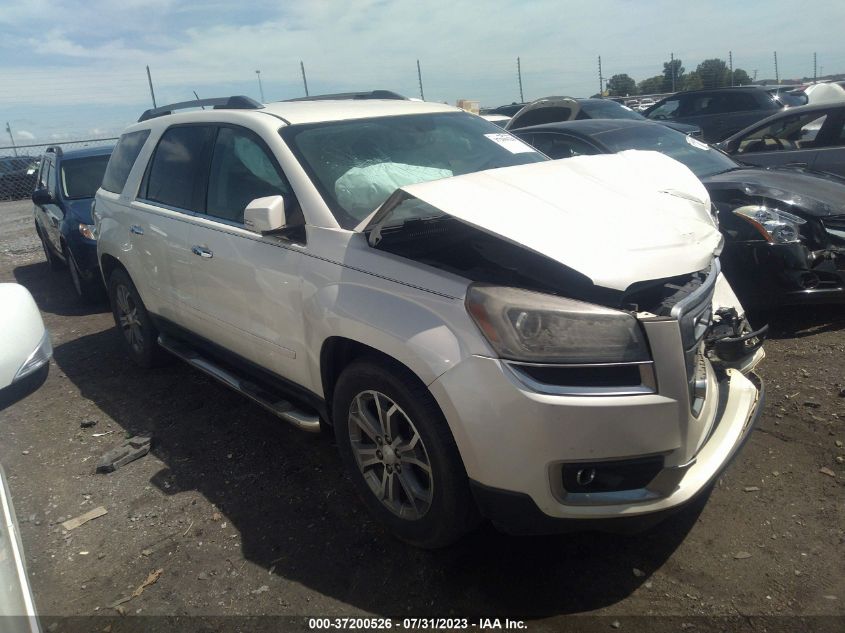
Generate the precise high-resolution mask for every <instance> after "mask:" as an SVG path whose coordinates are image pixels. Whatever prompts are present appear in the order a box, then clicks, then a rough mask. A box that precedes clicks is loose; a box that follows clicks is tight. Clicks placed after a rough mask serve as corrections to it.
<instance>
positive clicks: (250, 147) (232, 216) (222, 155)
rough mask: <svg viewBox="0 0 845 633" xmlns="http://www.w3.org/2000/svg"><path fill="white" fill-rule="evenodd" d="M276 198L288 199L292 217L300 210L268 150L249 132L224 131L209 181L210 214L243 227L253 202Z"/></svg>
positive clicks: (219, 135) (212, 161)
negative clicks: (246, 212) (247, 208)
mask: <svg viewBox="0 0 845 633" xmlns="http://www.w3.org/2000/svg"><path fill="white" fill-rule="evenodd" d="M276 195H280V196H284V198H285V210H286V211H287V213H288V215H290V212H291V210H292V209H293V208H294V207H295V206H296V205H295V203H294V201H293V195H292V191H291V189H290V186H289V185H288V183H287V181H286V180H285V178H284V177H283V176H282V173H281V170H280V169H279V167H278V166H277V165H276V161H275V160H274V159H273V158H272V157H271V156H270V154H269V153H268V151H267V149H265V148H264V146H263V144H261V143H260V142H259V141H258V140H257V138H256V137H255V136H253V135H252V134H251V133H250V132H248V131H246V130H239V129H235V128H228V127H224V128H221V129H220V131H219V132H218V134H217V141H216V143H215V145H214V155H213V157H212V159H211V171H210V174H209V177H208V203H207V213H208V214H209V215H212V216H214V217H217V218H221V219H224V220H230V221H232V222H240V223H242V222H243V221H244V209H245V208H246V206H247V205H248V204H249V203H250V202H251V201H253V200H255V199H256V198H264V197H266V196H276ZM288 224H291V221H290V218H288Z"/></svg>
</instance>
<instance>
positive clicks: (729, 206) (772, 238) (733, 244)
mask: <svg viewBox="0 0 845 633" xmlns="http://www.w3.org/2000/svg"><path fill="white" fill-rule="evenodd" d="M740 171H741V172H743V173H744V172H745V171H753V172H754V174H756V173H757V172H758V171H760V170H740ZM775 175H780V176H782V177H784V178H787V177H791V178H792V179H793V180H794V179H795V178H796V177H797V176H798V175H803V176H804V177H805V178H806V179H811V180H812V179H813V178H812V176H811V175H807V174H789V173H786V174H785V175H784V174H783V173H782V172H778V173H777V174H775ZM767 176H768V177H770V178H771V177H772V175H771V174H767ZM738 177H739V176H735V178H738ZM746 177H748V176H746ZM716 178H720V177H718V176H717V177H716ZM798 182H799V181H796V183H798ZM796 183H792V186H793V187H797V186H798V184H796ZM786 184H787V185H788V184H789V183H786ZM801 184H803V186H804V187H806V184H804V183H801ZM825 184H826V185H827V187H826V188H825V189H823V190H822V191H821V192H817V196H821V195H822V194H824V195H826V196H830V195H831V192H830V191H828V190H829V189H831V188H832V187H834V186H836V187H838V194H839V197H840V199H839V200H838V204H836V205H834V204H833V203H825V202H823V201H822V200H819V199H817V198H814V197H812V196H810V195H801V194H799V193H795V192H788V191H785V190H783V189H777V188H774V187H771V186H765V187H764V186H762V185H760V184H754V185H752V184H748V183H735V182H732V181H730V182H728V183H723V182H721V181H718V182H714V183H709V184H708V186H709V188H710V189H711V194H712V195H713V198H714V204H715V205H716V207H717V208H718V210H719V220H720V223H721V228H722V231H723V233H724V234H725V236H726V243H725V248H724V252H723V254H722V263H723V266H724V270H725V274H726V276H727V277H728V279H729V280H730V282H731V285H732V286H733V287H734V288H735V290H736V292H737V294H738V295H739V296H740V297H741V298H742V300H743V303H745V304H746V305H747V306H749V307H751V306H753V307H772V306H775V305H789V304H801V303H837V302H843V301H845V213H843V211H845V209H843V207H842V203H843V202H842V199H841V197H842V196H845V183H837V182H826V183H825Z"/></svg>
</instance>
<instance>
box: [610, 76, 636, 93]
mask: <svg viewBox="0 0 845 633" xmlns="http://www.w3.org/2000/svg"><path fill="white" fill-rule="evenodd" d="M607 92H608V95H609V96H611V97H625V96H627V95H635V94H637V82H636V81H634V80H633V79H631V78H630V77H629V76H628V75H626V74H625V73H622V74H621V75H613V77H611V78H610V79H608V80H607Z"/></svg>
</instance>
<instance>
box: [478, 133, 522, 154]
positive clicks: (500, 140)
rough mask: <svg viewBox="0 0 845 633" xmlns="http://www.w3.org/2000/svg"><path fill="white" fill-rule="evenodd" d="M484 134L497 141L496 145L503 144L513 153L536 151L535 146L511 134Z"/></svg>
mask: <svg viewBox="0 0 845 633" xmlns="http://www.w3.org/2000/svg"><path fill="white" fill-rule="evenodd" d="M484 136H486V137H487V138H489V139H490V140H491V141H493V142H494V143H496V145H501V146H502V147H504V148H505V149H506V150H508V151H509V152H510V153H511V154H525V153H527V152H533V151H535V150H534V148H533V147H531V146H530V145H528V144H526V143H523V142H522V141H520V140H519V139H518V138H516V137H515V136H511V135H510V134H485V135H484Z"/></svg>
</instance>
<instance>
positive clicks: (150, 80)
mask: <svg viewBox="0 0 845 633" xmlns="http://www.w3.org/2000/svg"><path fill="white" fill-rule="evenodd" d="M147 81H149V82H150V96H151V97H152V98H153V107H154V108H155V107H157V106H156V93H155V91H154V90H153V76H152V75H151V74H150V67H149V66H147Z"/></svg>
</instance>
